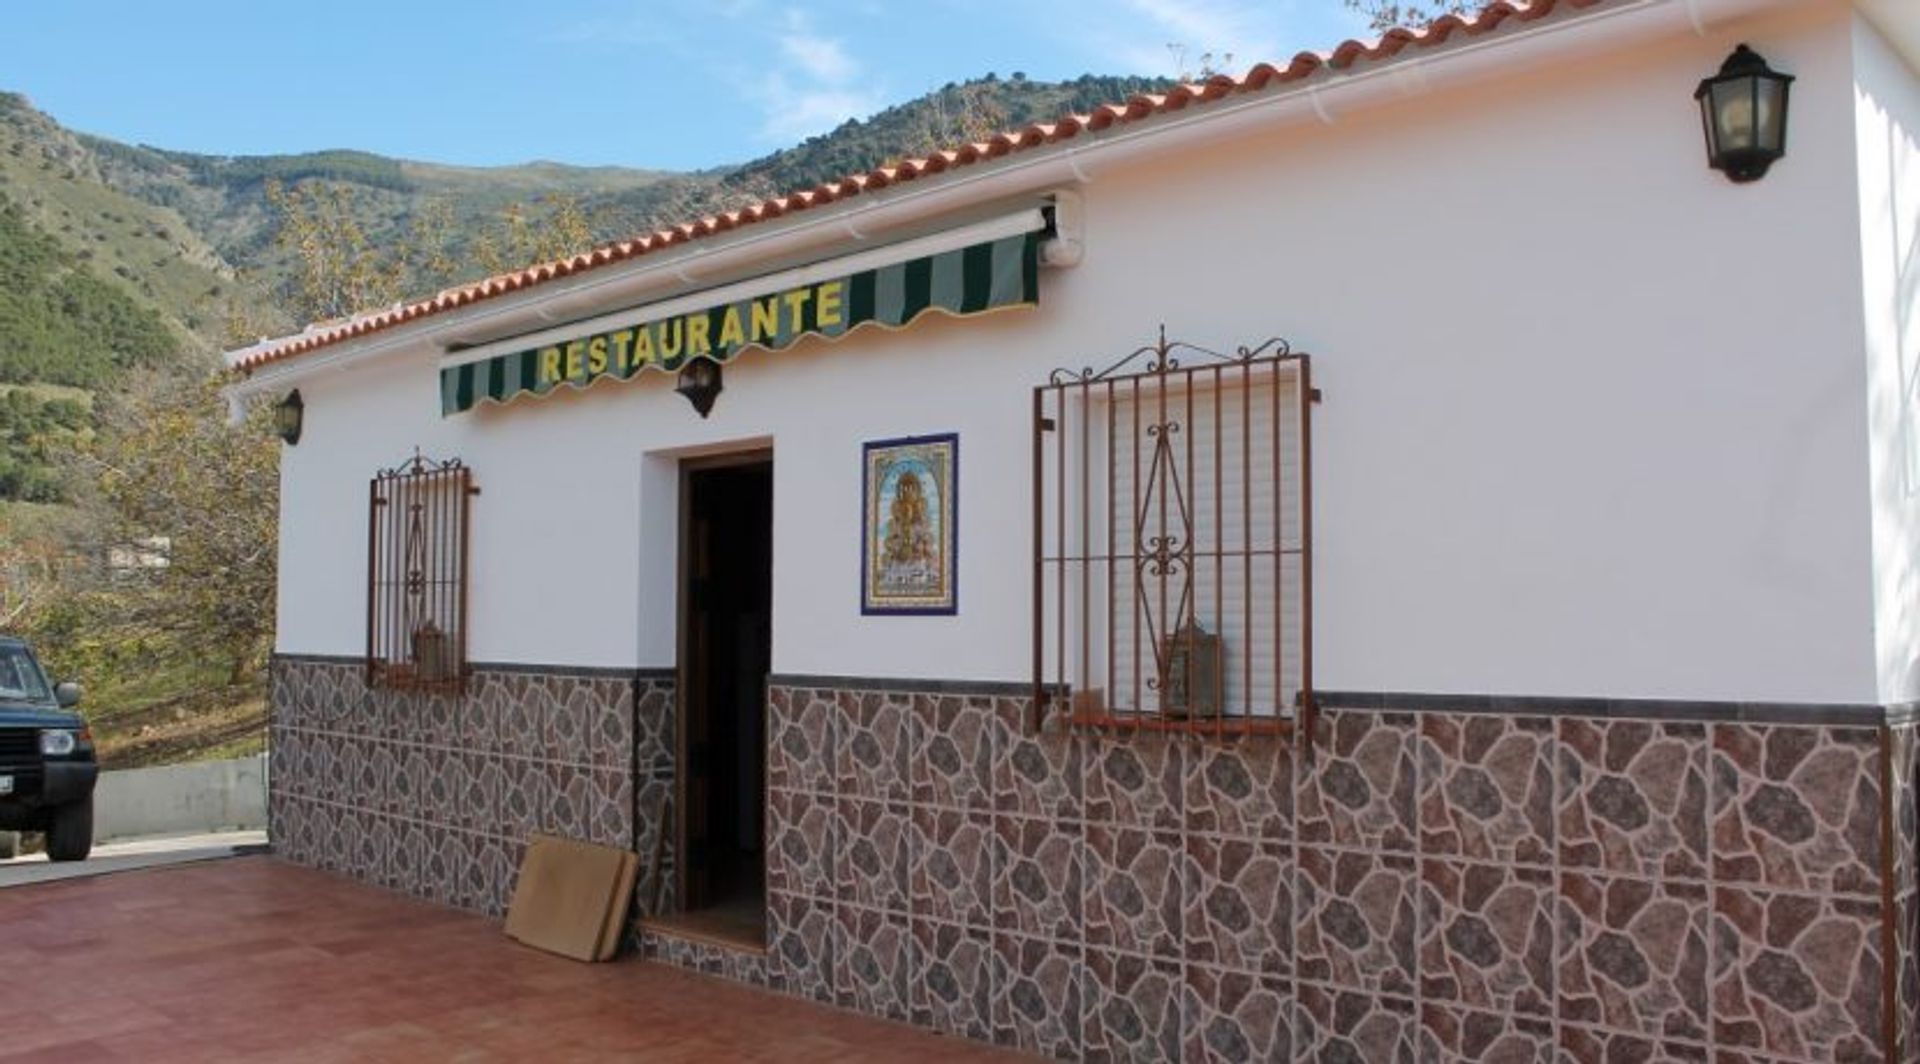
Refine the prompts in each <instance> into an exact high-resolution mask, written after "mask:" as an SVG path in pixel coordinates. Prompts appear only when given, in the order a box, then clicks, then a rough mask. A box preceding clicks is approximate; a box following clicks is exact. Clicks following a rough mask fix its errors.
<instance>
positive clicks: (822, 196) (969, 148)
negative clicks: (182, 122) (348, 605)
mask: <svg viewBox="0 0 1920 1064" xmlns="http://www.w3.org/2000/svg"><path fill="white" fill-rule="evenodd" d="M1609 2H1612V0H1497V2H1495V3H1491V4H1488V5H1487V6H1486V7H1484V8H1482V9H1481V10H1479V11H1478V12H1477V13H1475V14H1473V15H1471V16H1466V17H1463V16H1459V15H1446V16H1443V17H1441V18H1439V19H1437V20H1436V21H1434V22H1433V23H1432V24H1431V25H1429V26H1426V27H1425V28H1423V29H1390V30H1388V31H1387V32H1386V33H1384V34H1382V35H1381V36H1380V37H1379V38H1378V39H1376V40H1372V41H1358V40H1348V41H1344V42H1342V43H1341V44H1339V45H1337V46H1335V47H1334V48H1333V49H1332V50H1331V51H1329V52H1323V53H1322V52H1301V53H1299V54H1298V55H1295V56H1294V57H1293V59H1292V60H1290V61H1289V62H1288V63H1287V65H1285V66H1283V67H1280V66H1274V65H1273V64H1271V63H1260V64H1258V65H1256V66H1254V67H1252V68H1251V69H1249V70H1248V71H1247V72H1246V73H1244V74H1241V75H1240V76H1239V77H1230V76H1227V75H1224V74H1220V75H1215V76H1213V77H1211V78H1208V79H1207V80H1206V81H1203V82H1198V83H1193V84H1183V85H1177V86H1175V87H1174V88H1172V89H1171V90H1169V91H1167V92H1165V93H1143V94H1141V95H1138V96H1135V97H1133V98H1132V99H1130V100H1127V101H1125V102H1122V103H1112V104H1105V105H1102V106H1099V107H1095V108H1093V109H1092V110H1091V111H1089V112H1088V113H1086V114H1071V115H1063V116H1061V117H1060V118H1058V119H1055V120H1054V121H1051V122H1035V123H1033V124H1031V125H1028V126H1025V127H1023V128H1021V129H1017V130H1010V131H1008V132H1004V133H999V134H995V135H994V136H992V137H990V138H988V139H987V140H985V141H982V142H979V143H974V144H962V145H959V146H956V147H954V148H950V149H946V150H942V151H937V152H934V153H932V154H931V155H928V156H926V157H924V158H918V159H907V160H904V161H902V162H900V163H899V164H897V165H894V166H884V167H879V168H876V169H873V170H869V171H867V172H866V173H862V174H849V175H847V176H845V177H842V178H839V179H837V180H833V181H829V182H826V183H825V184H822V185H819V186H817V187H814V188H810V189H800V190H797V191H794V192H789V193H787V194H786V195H784V196H777V197H775V198H773V199H770V200H767V201H765V202H763V203H759V204H755V205H753V206H750V207H746V208H743V209H740V210H735V211H727V212H725V213H723V214H718V215H709V216H707V217H705V218H701V219H698V220H696V221H690V222H684V223H681V224H679V225H675V226H670V227H668V228H666V229H662V230H659V231H658V232H654V233H647V234H643V235H640V236H636V237H631V238H628V239H625V240H619V241H615V242H613V243H610V244H606V245H603V246H601V247H597V248H594V249H593V250H591V251H588V252H583V253H581V254H579V255H575V256H573V257H571V258H567V259H561V260H559V261H556V262H547V263H540V264H536V265H533V266H529V267H527V268H525V269H521V270H514V271H511V272H509V273H504V274H500V275H498V276H494V277H488V278H485V279H482V280H479V281H474V282H471V283H469V284H463V285H457V286H455V287H452V288H449V289H446V290H445V291H442V292H439V293H436V294H435V295H433V296H430V297H428V298H426V299H421V300H418V301H415V302H412V303H406V304H401V305H398V306H395V307H393V308H391V309H389V310H386V311H382V312H379V313H372V314H359V315H355V316H354V317H351V318H348V319H346V320H343V321H337V322H332V323H323V324H318V325H310V326H308V327H307V329H306V330H305V331H303V332H301V333H299V334H297V335H295V336H291V337H287V338H285V339H284V340H281V341H279V342H276V343H273V344H271V345H269V346H265V347H262V348H261V349H260V350H258V351H254V352H251V353H249V354H248V355H246V356H245V357H243V358H241V359H239V360H237V361H236V363H235V365H234V368H235V369H237V370H239V371H241V372H243V373H251V372H253V371H254V370H257V369H259V368H261V367H262V366H266V365H269V364H272V363H275V362H280V361H284V360H286V359H290V358H294V357H296V356H299V355H304V354H307V353H309V352H312V351H316V350H319V349H320V348H323V347H329V346H332V345H334V344H339V343H343V342H345V341H348V340H354V339H358V338H360V337H363V336H366V335H369V334H371V333H376V332H380V331H382V330H385V329H390V328H393V327H395V326H398V325H403V324H406V323H408V322H412V321H417V320H419V319H421V318H425V317H429V316H431V315H435V314H442V313H446V312H449V311H453V310H458V309H460V308H462V307H467V306H471V305H472V304H474V303H478V302H481V301H483V300H486V299H491V298H494V297H496V296H501V295H505V294H507V293H510V292H516V291H520V290H522V289H525V288H528V287H532V286H534V285H539V284H543V283H545V282H547V281H552V280H557V279H559V278H563V277H569V276H572V275H573V274H576V273H582V272H585V271H588V270H592V269H596V268H599V267H602V266H608V265H612V264H614V263H619V262H625V261H628V260H631V259H635V258H639V257H640V256H643V255H648V254H652V253H654V252H657V251H660V250H663V249H666V248H671V247H676V246H678V245H681V244H685V243H688V242H690V241H695V240H700V239H703V238H706V237H710V236H714V235H717V234H720V233H724V232H728V231H730V230H733V229H737V228H739V227H741V226H744V225H754V224H756V223H760V222H767V221H772V220H774V219H776V218H781V217H784V216H786V215H788V214H790V213H793V212H795V211H804V210H810V209H813V208H816V207H822V206H826V205H828V204H832V203H837V202H840V201H842V200H845V199H849V198H851V197H854V196H857V195H860V194H861V193H863V192H877V191H879V190H881V189H885V188H889V187H891V186H893V185H896V184H900V183H903V182H907V181H913V180H916V179H918V178H922V177H930V176H933V175H937V174H942V173H945V172H947V171H949V170H952V169H955V168H958V167H965V166H970V165H973V164H975V163H978V162H981V161H984V160H988V159H996V158H1000V157H1002V156H1005V155H1010V154H1013V153H1015V152H1020V151H1028V150H1031V149H1034V148H1039V147H1043V146H1045V145H1048V144H1057V143H1059V142H1061V141H1064V140H1071V139H1073V138H1074V137H1076V136H1079V135H1080V134H1082V133H1098V132H1101V131H1102V130H1106V129H1109V128H1112V127H1113V126H1116V125H1123V124H1126V123H1130V122H1138V121H1142V120H1144V119H1147V118H1152V117H1155V116H1158V115H1163V114H1171V113H1173V112H1177V111H1182V110H1185V109H1186V108H1188V107H1196V106H1206V105H1208V104H1212V103H1214V102H1216V101H1219V100H1223V99H1226V98H1227V97H1230V96H1238V95H1245V94H1248V93H1256V92H1260V91H1263V90H1265V89H1268V88H1270V87H1272V86H1274V85H1283V84H1287V83H1291V82H1296V81H1300V80H1302V79H1304V78H1307V77H1310V76H1312V75H1314V74H1315V73H1318V72H1320V71H1321V70H1323V69H1329V68H1330V69H1333V70H1346V69H1348V68H1349V67H1352V66H1353V65H1354V64H1355V63H1358V62H1361V61H1363V60H1365V61H1368V62H1383V61H1387V60H1390V59H1392V58H1394V57H1395V56H1398V55H1399V54H1400V53H1402V52H1403V51H1405V50H1406V49H1407V48H1409V47H1430V46H1433V45H1437V44H1441V43H1444V42H1445V41H1447V40H1448V39H1449V38H1451V37H1453V36H1454V35H1455V34H1462V33H1464V34H1467V35H1469V36H1480V35H1483V34H1487V33H1491V32H1493V31H1495V30H1497V29H1499V28H1500V27H1501V26H1502V25H1503V24H1505V23H1506V22H1508V21H1510V20H1517V21H1520V22H1531V21H1533V20H1535V19H1539V18H1543V17H1545V16H1547V15H1548V14H1551V13H1552V12H1553V11H1555V10H1556V9H1559V8H1568V9H1573V10H1579V9H1583V8H1589V7H1594V6H1596V5H1599V4H1604V3H1609Z"/></svg>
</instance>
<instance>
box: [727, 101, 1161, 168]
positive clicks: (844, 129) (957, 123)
mask: <svg viewBox="0 0 1920 1064" xmlns="http://www.w3.org/2000/svg"><path fill="white" fill-rule="evenodd" d="M1172 86H1173V82H1171V81H1169V80H1167V79H1165V78H1141V77H1102V76H1097V75H1092V74H1089V75H1086V76H1083V77H1079V78H1076V79H1074V80H1072V81H1061V82H1046V81H1033V80H1030V79H1029V78H1028V77H1027V76H1026V75H1025V74H1022V73H1018V72H1016V73H1014V74H1013V75H1011V76H1009V77H1007V78H1005V79H1002V78H1000V77H998V76H997V75H994V74H988V75H987V76H986V77H984V78H978V79H975V80H973V81H966V82H949V83H948V84H946V85H944V86H942V87H941V88H939V89H936V90H934V91H933V92H930V93H928V94H926V95H925V96H922V97H919V98H918V99H914V100H910V101H908V102H906V103H903V104H899V105H897V106H894V107H889V108H887V109H886V110H884V111H881V112H880V113H879V114H876V115H874V116H872V117H871V118H866V119H851V120H849V121H847V122H844V123H842V124H841V125H840V126H839V127H838V128H836V129H834V130H833V131H832V132H831V133H823V134H821V135H820V136H817V137H809V138H807V140H805V141H803V142H801V143H800V144H797V145H795V146H794V147H791V148H786V149H784V150H781V151H777V152H774V153H773V154H771V155H767V156H764V157H762V158H759V159H755V160H754V161H752V162H749V163H746V164H745V165H743V166H740V167H739V168H737V169H735V170H733V171H730V172H728V173H726V174H724V175H722V177H721V180H722V181H723V182H740V181H744V180H752V179H758V180H760V181H761V182H763V183H764V184H765V185H767V186H770V187H772V188H774V189H776V190H779V191H783V192H784V191H791V190H794V189H801V188H811V187H813V186H815V185H818V184H821V183H823V182H826V181H831V180H833V179H834V178H836V177H839V176H841V175H843V174H850V173H859V172H861V171H864V170H870V169H873V168H874V167H877V166H881V165H883V164H886V163H889V162H893V161H897V160H899V159H901V158H904V157H911V156H916V155H925V154H928V153H931V152H933V151H936V150H938V149H940V148H946V147H952V146H953V145H954V144H957V143H961V142H965V141H974V140H980V139H983V138H985V137H986V136H988V135H990V134H992V133H996V132H1002V131H1005V130H1010V129H1017V128H1020V127H1023V126H1026V125H1029V124H1031V123H1034V122H1047V121H1052V120H1053V119H1056V118H1059V117H1060V116H1062V115H1066V114H1076V113H1085V112H1087V111H1090V110H1092V109H1093V108H1095V107H1098V106H1100V105H1101V104H1106V103H1117V102H1121V101H1124V100H1126V99H1128V98H1129V97H1132V96H1135V95H1138V94H1140V93H1149V92H1164V91H1166V90H1167V89H1169V88H1171V87H1172Z"/></svg>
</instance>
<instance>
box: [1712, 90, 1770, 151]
mask: <svg viewBox="0 0 1920 1064" xmlns="http://www.w3.org/2000/svg"><path fill="white" fill-rule="evenodd" d="M1757 83H1758V80H1757V79H1753V78H1736V79H1734V80H1732V81H1722V82H1718V83H1716V84H1715V85H1714V86H1713V88H1712V89H1711V90H1710V91H1711V94H1712V98H1713V127H1714V134H1715V137H1714V139H1715V141H1716V142H1717V143H1716V144H1715V145H1714V146H1715V147H1716V148H1718V149H1719V150H1720V151H1722V152H1737V151H1750V150H1752V149H1753V148H1755V147H1757V146H1759V143H1760V141H1759V136H1758V131H1757V127H1758V126H1759V125H1763V124H1765V123H1766V122H1767V121H1768V120H1769V119H1770V118H1771V116H1770V115H1768V114H1765V113H1763V107H1764V104H1763V103H1762V99H1761V97H1760V94H1759V93H1758V92H1756V91H1755V88H1756V85H1757Z"/></svg>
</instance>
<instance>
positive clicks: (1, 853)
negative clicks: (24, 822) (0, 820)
mask: <svg viewBox="0 0 1920 1064" xmlns="http://www.w3.org/2000/svg"><path fill="white" fill-rule="evenodd" d="M18 856H20V833H19V832H17V831H0V861H10V860H12V859H13V858H15V857H18Z"/></svg>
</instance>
